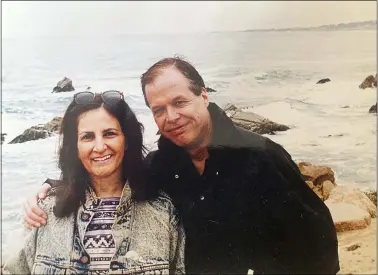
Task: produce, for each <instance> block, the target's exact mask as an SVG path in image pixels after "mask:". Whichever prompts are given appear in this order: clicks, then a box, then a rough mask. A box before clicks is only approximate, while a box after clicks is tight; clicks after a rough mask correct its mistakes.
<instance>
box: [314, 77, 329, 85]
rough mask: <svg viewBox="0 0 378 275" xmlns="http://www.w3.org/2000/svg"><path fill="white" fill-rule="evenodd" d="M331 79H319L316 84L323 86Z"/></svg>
mask: <svg viewBox="0 0 378 275" xmlns="http://www.w3.org/2000/svg"><path fill="white" fill-rule="evenodd" d="M330 81H331V79H329V78H323V79H320V80H319V81H318V82H316V84H324V83H327V82H330Z"/></svg>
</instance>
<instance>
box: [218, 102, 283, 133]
mask: <svg viewBox="0 0 378 275" xmlns="http://www.w3.org/2000/svg"><path fill="white" fill-rule="evenodd" d="M224 111H225V112H226V114H227V116H228V117H230V118H231V120H232V121H233V122H234V123H235V124H236V125H237V126H239V127H242V128H244V129H246V130H248V131H252V132H255V133H257V134H260V135H263V134H269V135H274V134H275V132H276V131H286V130H288V129H290V128H289V127H288V126H286V125H283V124H278V123H276V122H273V121H271V120H269V119H267V118H264V117H262V116H259V115H257V114H255V113H252V112H244V111H242V110H241V109H239V108H237V107H236V106H235V105H233V104H227V105H226V106H225V108H224Z"/></svg>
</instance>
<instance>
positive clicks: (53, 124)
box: [45, 116, 63, 132]
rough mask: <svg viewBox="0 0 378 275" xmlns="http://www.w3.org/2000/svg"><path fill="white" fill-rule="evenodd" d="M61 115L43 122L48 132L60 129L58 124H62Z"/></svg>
mask: <svg viewBox="0 0 378 275" xmlns="http://www.w3.org/2000/svg"><path fill="white" fill-rule="evenodd" d="M62 120H63V118H62V117H59V116H57V117H54V118H53V119H52V120H51V121H49V122H47V123H46V124H45V128H46V130H47V131H49V132H59V130H60V128H59V127H60V125H61V124H62Z"/></svg>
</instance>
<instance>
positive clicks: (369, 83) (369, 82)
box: [358, 75, 377, 89]
mask: <svg viewBox="0 0 378 275" xmlns="http://www.w3.org/2000/svg"><path fill="white" fill-rule="evenodd" d="M376 77H377V75H375V77H374V76H373V75H369V76H368V77H366V78H365V80H364V81H363V82H362V83H361V84H360V86H358V88H360V89H366V88H373V87H377V79H376Z"/></svg>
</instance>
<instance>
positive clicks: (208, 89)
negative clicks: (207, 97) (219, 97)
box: [206, 87, 217, 93]
mask: <svg viewBox="0 0 378 275" xmlns="http://www.w3.org/2000/svg"><path fill="white" fill-rule="evenodd" d="M206 91H207V92H208V93H216V92H217V91H216V90H214V89H213V88H210V87H206Z"/></svg>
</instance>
